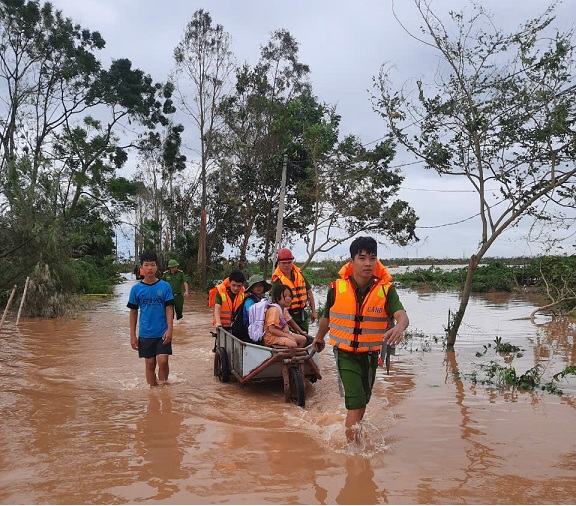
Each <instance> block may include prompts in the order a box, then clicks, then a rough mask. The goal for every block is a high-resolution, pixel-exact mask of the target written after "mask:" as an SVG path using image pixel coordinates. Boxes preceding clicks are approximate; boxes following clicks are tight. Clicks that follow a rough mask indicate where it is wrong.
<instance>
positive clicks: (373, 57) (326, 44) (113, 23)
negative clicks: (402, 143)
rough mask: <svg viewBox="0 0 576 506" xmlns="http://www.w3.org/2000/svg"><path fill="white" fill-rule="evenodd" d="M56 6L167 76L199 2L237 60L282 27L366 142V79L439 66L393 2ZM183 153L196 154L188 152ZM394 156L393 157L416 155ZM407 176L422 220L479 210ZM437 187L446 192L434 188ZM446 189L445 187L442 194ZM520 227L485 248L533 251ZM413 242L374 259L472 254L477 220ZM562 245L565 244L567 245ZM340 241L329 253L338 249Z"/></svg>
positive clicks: (520, 6)
mask: <svg viewBox="0 0 576 506" xmlns="http://www.w3.org/2000/svg"><path fill="white" fill-rule="evenodd" d="M52 3H53V4H54V5H55V7H56V8H58V9H61V10H62V11H63V12H64V14H65V15H66V16H69V17H71V18H73V19H74V20H75V21H77V22H79V23H80V24H81V25H82V26H85V27H88V28H90V29H92V30H98V31H99V32H100V33H101V34H102V36H103V37H104V39H105V40H106V48H105V50H104V51H103V59H104V60H105V61H106V60H108V61H110V60H111V59H113V58H124V57H125V58H129V59H130V60H132V62H133V63H134V65H135V66H138V67H140V68H142V69H143V70H145V71H146V72H148V73H150V74H151V75H152V77H153V78H154V79H156V80H160V81H165V80H166V78H167V76H168V74H169V72H170V71H171V70H172V68H173V58H172V51H173V49H174V47H175V46H176V44H177V43H178V41H179V40H180V38H181V36H182V32H183V30H184V27H185V25H186V23H187V22H188V21H189V20H190V18H191V17H192V14H193V13H194V11H196V10H197V9H199V8H203V9H205V10H207V11H209V12H210V14H211V15H212V18H213V20H214V22H216V23H220V24H222V25H223V26H224V28H225V30H226V31H227V32H228V33H230V35H231V37H232V48H233V51H234V54H235V56H236V59H237V60H238V62H239V63H242V62H248V63H252V64H253V63H255V62H256V61H257V59H258V56H259V49H260V46H261V45H262V44H264V43H265V42H267V40H268V39H269V36H270V34H271V32H272V31H273V30H276V29H279V28H286V29H288V30H289V31H290V32H291V33H292V35H293V36H294V37H295V38H296V39H297V40H298V42H299V44H300V54H301V61H303V62H304V63H307V64H308V65H309V66H310V68H311V81H312V84H313V89H314V92H315V94H316V95H317V96H318V97H319V98H320V100H322V101H324V102H327V103H330V104H334V105H336V106H337V111H338V113H339V114H340V115H341V116H342V122H341V134H342V135H346V134H349V133H352V134H355V135H358V136H359V137H360V138H361V139H362V141H363V142H366V143H367V142H370V141H372V140H375V139H378V138H380V137H382V136H383V135H385V134H386V125H385V123H384V121H383V120H382V119H381V118H380V117H379V116H378V115H377V114H376V113H375V112H373V110H372V105H371V101H370V97H371V90H372V78H373V76H374V75H375V74H377V72H378V70H379V68H380V66H381V65H382V64H383V63H385V62H388V63H390V64H392V65H394V70H395V73H396V76H397V78H398V83H397V84H398V86H400V85H401V84H402V83H403V82H404V81H405V80H408V79H411V80H415V79H422V80H423V81H427V80H428V81H430V80H431V78H432V77H433V73H434V71H435V69H436V67H437V65H438V57H437V55H436V54H435V53H434V52H433V50H432V49H431V48H428V47H426V46H423V45H422V44H420V43H418V42H417V41H415V40H414V39H412V38H410V37H409V36H408V35H407V34H406V33H405V32H404V30H403V29H402V28H401V27H400V26H399V24H398V22H397V21H396V20H395V19H394V17H393V14H392V2H391V0H380V1H378V0H365V1H360V0H358V1H357V2H350V1H345V0H291V1H288V0H251V1H248V0H206V1H203V2H201V1H196V0H169V1H165V2H158V1H153V0H54V1H53V2H52ZM481 3H482V5H484V6H485V7H486V8H487V9H488V10H489V11H491V12H492V13H493V14H494V15H495V20H496V24H497V25H498V26H499V27H500V28H503V29H506V30H513V29H514V28H516V27H517V26H518V25H519V24H520V23H521V22H523V21H524V20H526V19H527V18H530V17H532V16H536V15H538V14H541V13H542V12H543V11H544V10H545V8H546V6H547V5H548V4H549V2H547V1H543V0H485V1H483V2H481ZM395 5H396V12H397V13H398V14H399V16H400V18H401V19H402V20H403V22H404V24H405V25H406V26H407V27H409V28H411V29H414V31H415V32H416V31H417V29H418V25H419V21H418V16H417V12H416V10H415V9H414V6H413V4H412V2H411V1H409V0H397V1H396V3H395ZM432 5H433V6H434V8H435V12H436V13H438V14H439V15H440V16H441V17H443V18H445V17H446V14H447V12H448V11H449V10H458V9H461V8H462V7H463V6H466V5H469V4H468V2H464V1H461V0H460V1H456V0H437V1H435V2H433V3H432ZM558 14H559V16H558V21H557V23H556V25H557V26H558V27H560V28H562V29H565V28H568V27H569V24H572V23H573V22H574V19H575V14H576V0H565V1H564V2H563V3H562V4H561V5H560V6H559V8H558ZM196 138H197V133H196V132H195V131H194V130H193V128H188V129H187V130H186V132H185V142H186V143H187V144H189V145H194V144H195V143H196ZM187 156H188V157H189V158H192V157H194V153H187ZM413 160H414V158H410V157H408V156H407V155H402V154H401V155H400V156H399V157H398V159H397V160H396V161H395V162H394V163H406V162H411V161H413ZM403 174H404V176H405V178H406V179H405V181H404V184H403V189H402V191H401V193H400V196H401V198H403V199H405V200H407V201H409V202H410V204H411V205H412V206H413V207H414V209H415V210H416V212H417V214H418V216H419V217H420V221H419V223H418V225H419V226H420V227H430V226H436V225H441V224H445V223H451V222H455V221H459V220H462V219H464V218H467V217H469V216H472V215H474V214H476V213H477V212H478V205H477V199H476V198H475V194H474V193H466V191H469V190H470V188H469V187H468V186H465V185H464V182H463V181H462V180H461V179H457V178H452V179H450V178H446V177H443V178H442V179H440V178H439V177H438V176H436V175H435V173H432V172H429V171H424V169H423V168H422V165H421V164H416V165H410V166H407V167H405V168H404V169H403ZM435 190H443V191H442V192H438V191H435ZM446 190H451V192H446ZM527 229H528V228H527V225H526V226H522V227H520V228H519V229H515V230H512V231H509V232H507V233H505V234H504V235H503V236H502V237H501V238H500V239H498V241H497V242H496V243H495V244H494V246H492V248H491V250H490V251H489V253H488V254H489V255H490V256H517V255H533V254H537V253H539V252H540V246H539V245H538V243H537V242H535V241H532V242H531V241H529V240H528V237H527ZM418 235H419V237H420V239H421V240H420V242H419V243H416V244H415V245H413V246H408V247H405V248H400V247H397V246H392V245H389V244H386V242H385V241H384V242H382V244H383V246H382V247H381V250H380V256H382V257H386V256H410V257H414V256H419V257H425V256H433V257H461V256H465V257H467V256H469V255H470V254H472V253H473V252H474V251H475V248H476V246H477V243H478V239H479V222H478V220H477V219H472V220H469V221H466V222H464V223H462V224H460V225H457V226H450V227H443V228H436V229H435V228H419V229H418ZM574 242H575V241H574V240H572V241H569V242H568V243H567V249H566V250H564V251H567V252H572V253H573V252H574V247H573V246H570V245H571V244H573V243H574ZM295 251H296V252H297V257H298V258H301V257H303V251H304V248H303V244H296V245H295ZM345 253H346V247H341V248H340V249H338V250H335V251H334V252H332V253H331V255H330V256H336V257H337V256H341V255H343V254H345Z"/></svg>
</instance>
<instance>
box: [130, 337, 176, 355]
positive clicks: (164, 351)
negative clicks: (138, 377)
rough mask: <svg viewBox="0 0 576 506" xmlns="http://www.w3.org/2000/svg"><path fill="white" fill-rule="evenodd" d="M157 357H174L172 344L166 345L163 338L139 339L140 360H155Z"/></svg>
mask: <svg viewBox="0 0 576 506" xmlns="http://www.w3.org/2000/svg"><path fill="white" fill-rule="evenodd" d="M156 355H172V343H170V344H167V345H164V344H162V339H161V338H158V339H156V338H151V339H148V338H146V339H143V338H142V337H140V338H139V339H138V356H139V357H140V358H153V357H155V356H156Z"/></svg>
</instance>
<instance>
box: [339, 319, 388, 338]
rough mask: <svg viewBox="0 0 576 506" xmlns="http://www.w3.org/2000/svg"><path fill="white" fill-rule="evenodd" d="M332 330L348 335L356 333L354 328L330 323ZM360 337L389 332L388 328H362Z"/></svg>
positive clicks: (359, 333)
mask: <svg viewBox="0 0 576 506" xmlns="http://www.w3.org/2000/svg"><path fill="white" fill-rule="evenodd" d="M330 329H331V330H342V331H343V332H346V333H347V334H352V333H353V332H354V327H347V326H346V325H338V324H337V323H332V321H330ZM358 330H359V332H358V335H363V336H365V335H368V334H382V335H383V334H385V333H386V331H387V330H388V327H383V328H380V329H369V328H366V327H362V328H360V329H358Z"/></svg>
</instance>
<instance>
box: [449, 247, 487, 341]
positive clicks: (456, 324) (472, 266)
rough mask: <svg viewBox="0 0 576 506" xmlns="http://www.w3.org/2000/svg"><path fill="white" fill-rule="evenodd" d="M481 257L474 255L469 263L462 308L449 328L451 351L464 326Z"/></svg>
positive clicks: (462, 296)
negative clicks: (461, 327) (463, 319)
mask: <svg viewBox="0 0 576 506" xmlns="http://www.w3.org/2000/svg"><path fill="white" fill-rule="evenodd" d="M480 258H481V257H480V256H478V255H472V256H471V257H470V261H469V262H468V271H467V273H466V281H465V283H464V287H463V289H462V294H461V297H460V307H459V308H458V311H457V312H456V314H455V315H454V319H453V320H452V322H450V325H449V328H448V342H447V346H448V348H449V349H452V348H454V344H455V343H456V336H457V335H458V330H460V325H461V324H462V318H464V313H465V312H466V307H467V306H468V301H469V300H470V292H471V291H472V280H473V279H474V273H475V272H476V269H477V268H478V263H479V262H480Z"/></svg>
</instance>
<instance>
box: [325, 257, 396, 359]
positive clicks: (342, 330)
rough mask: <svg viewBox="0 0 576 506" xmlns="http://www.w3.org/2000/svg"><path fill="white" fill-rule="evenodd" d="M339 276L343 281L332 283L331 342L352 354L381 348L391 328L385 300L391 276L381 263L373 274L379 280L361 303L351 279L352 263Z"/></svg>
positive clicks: (390, 283) (329, 339)
mask: <svg viewBox="0 0 576 506" xmlns="http://www.w3.org/2000/svg"><path fill="white" fill-rule="evenodd" d="M339 274H340V276H341V278H340V279H337V280H336V281H334V282H333V283H332V284H331V287H332V289H333V290H334V304H333V305H332V307H331V308H330V335H329V338H328V342H329V343H330V344H331V345H332V346H336V347H337V348H338V349H341V350H345V351H350V352H353V353H365V352H368V351H371V350H377V349H379V348H380V347H381V346H382V339H383V337H384V334H385V333H386V330H387V329H388V328H389V326H390V316H389V315H388V313H387V310H386V299H387V296H388V290H390V287H391V286H392V276H390V273H389V272H388V270H387V269H386V267H384V265H382V263H381V262H380V261H378V263H377V265H376V268H375V272H374V275H375V276H376V277H377V280H376V281H375V282H374V284H373V285H372V287H371V288H370V291H369V292H368V293H367V294H366V297H365V298H364V301H363V302H362V303H361V304H360V302H359V301H358V300H357V299H356V291H355V289H354V285H353V284H352V281H351V279H350V278H351V277H352V264H351V262H349V263H348V264H346V265H345V266H344V267H343V268H342V269H340V272H339Z"/></svg>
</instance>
